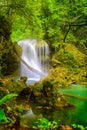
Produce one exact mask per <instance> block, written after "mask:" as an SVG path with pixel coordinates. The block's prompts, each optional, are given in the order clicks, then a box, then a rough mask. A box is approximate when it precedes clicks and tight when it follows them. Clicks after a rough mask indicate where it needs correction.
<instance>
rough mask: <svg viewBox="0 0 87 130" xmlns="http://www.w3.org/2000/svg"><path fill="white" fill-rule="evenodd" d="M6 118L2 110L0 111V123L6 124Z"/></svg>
mask: <svg viewBox="0 0 87 130" xmlns="http://www.w3.org/2000/svg"><path fill="white" fill-rule="evenodd" d="M7 122H8V120H7V117H6V116H5V112H4V109H0V123H7Z"/></svg>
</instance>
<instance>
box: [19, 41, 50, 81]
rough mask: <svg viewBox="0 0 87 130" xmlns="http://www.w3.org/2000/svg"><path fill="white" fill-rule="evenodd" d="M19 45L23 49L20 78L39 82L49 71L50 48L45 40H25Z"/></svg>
mask: <svg viewBox="0 0 87 130" xmlns="http://www.w3.org/2000/svg"><path fill="white" fill-rule="evenodd" d="M18 45H19V46H20V47H21V48H22V56H21V72H20V76H26V77H28V80H29V81H39V80H40V79H42V78H43V77H44V76H46V75H47V73H48V70H49V47H48V45H47V43H45V42H44V41H43V40H42V41H41V42H39V43H38V42H37V40H35V39H33V40H23V41H19V42H18Z"/></svg>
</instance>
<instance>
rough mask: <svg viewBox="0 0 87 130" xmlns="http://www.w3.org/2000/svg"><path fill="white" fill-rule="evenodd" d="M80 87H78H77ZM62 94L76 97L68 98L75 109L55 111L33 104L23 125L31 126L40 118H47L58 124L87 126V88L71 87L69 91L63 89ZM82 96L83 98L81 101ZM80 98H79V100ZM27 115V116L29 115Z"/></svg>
mask: <svg viewBox="0 0 87 130" xmlns="http://www.w3.org/2000/svg"><path fill="white" fill-rule="evenodd" d="M77 87H78V86H77ZM82 87H83V88H82ZM61 92H63V93H65V94H71V95H74V96H66V98H67V100H68V101H69V102H70V103H72V104H74V105H75V107H74V108H59V109H54V107H53V108H49V107H40V106H37V104H31V110H32V111H31V113H30V115H29V112H30V110H29V111H28V112H27V113H28V116H24V117H22V118H21V122H22V124H23V123H25V124H27V125H30V124H29V122H30V120H31V118H30V117H32V120H31V122H33V121H35V120H37V118H39V117H45V118H47V119H49V120H50V121H53V120H55V121H57V122H58V124H68V125H70V124H73V123H75V124H79V125H83V126H87V99H86V97H87V86H79V87H78V88H76V85H75V86H70V88H69V89H65V90H64V89H63V90H61ZM80 96H81V97H83V98H81V99H80ZM78 97H79V98H78ZM27 113H26V115H27Z"/></svg>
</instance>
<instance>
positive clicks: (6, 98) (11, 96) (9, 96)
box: [0, 93, 18, 105]
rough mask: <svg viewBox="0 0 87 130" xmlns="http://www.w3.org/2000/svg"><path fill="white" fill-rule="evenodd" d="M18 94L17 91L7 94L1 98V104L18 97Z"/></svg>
mask: <svg viewBox="0 0 87 130" xmlns="http://www.w3.org/2000/svg"><path fill="white" fill-rule="evenodd" d="M17 96H18V94H15V93H12V94H7V95H5V96H4V97H3V98H2V99H1V100H0V105H2V104H3V103H5V102H6V101H7V100H8V99H10V98H13V97H17Z"/></svg>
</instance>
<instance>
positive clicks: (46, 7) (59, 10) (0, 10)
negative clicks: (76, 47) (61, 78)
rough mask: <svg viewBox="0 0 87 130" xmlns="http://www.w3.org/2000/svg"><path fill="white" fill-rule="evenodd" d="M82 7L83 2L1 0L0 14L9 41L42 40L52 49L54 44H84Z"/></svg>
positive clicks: (86, 11) (86, 12) (86, 21)
mask: <svg viewBox="0 0 87 130" xmlns="http://www.w3.org/2000/svg"><path fill="white" fill-rule="evenodd" d="M86 5H87V1H85V0H47V1H43V0H29V1H28V0H25V1H24V0H14V1H13V0H1V1H0V15H1V16H4V17H5V19H6V21H9V23H10V30H11V31H10V32H11V39H12V41H18V40H20V39H24V38H36V39H44V40H46V41H47V42H48V43H49V44H51V45H52V46H55V47H56V46H58V42H76V41H79V40H80V42H82V43H83V42H86V40H87V39H86V34H87V31H86V30H87V6H86ZM0 19H1V18H0ZM0 26H1V28H2V23H1V20H0Z"/></svg>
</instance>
